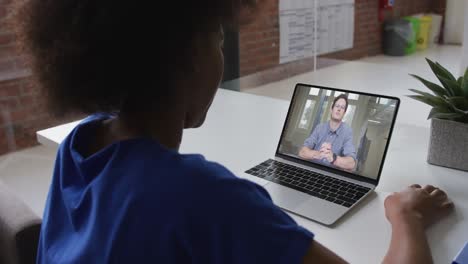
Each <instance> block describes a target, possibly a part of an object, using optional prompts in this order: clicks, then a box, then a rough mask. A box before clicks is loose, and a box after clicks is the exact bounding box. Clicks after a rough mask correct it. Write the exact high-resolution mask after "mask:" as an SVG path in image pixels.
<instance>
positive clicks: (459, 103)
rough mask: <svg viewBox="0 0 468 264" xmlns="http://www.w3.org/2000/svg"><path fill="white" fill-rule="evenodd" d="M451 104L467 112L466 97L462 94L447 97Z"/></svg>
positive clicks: (467, 102) (467, 100) (467, 103)
mask: <svg viewBox="0 0 468 264" xmlns="http://www.w3.org/2000/svg"><path fill="white" fill-rule="evenodd" d="M447 100H448V101H449V102H450V104H451V105H452V106H454V107H455V108H457V109H459V110H462V111H463V112H464V113H465V111H466V114H468V99H467V98H465V97H462V96H457V97H450V98H448V99H447Z"/></svg>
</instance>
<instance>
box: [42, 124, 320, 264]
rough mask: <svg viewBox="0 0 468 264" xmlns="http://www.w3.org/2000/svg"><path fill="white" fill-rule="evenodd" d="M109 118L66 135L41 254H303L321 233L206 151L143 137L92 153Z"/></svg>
mask: <svg viewBox="0 0 468 264" xmlns="http://www.w3.org/2000/svg"><path fill="white" fill-rule="evenodd" d="M104 118H109V116H106V115H94V116H91V117H89V118H87V119H86V120H85V121H84V122H82V123H81V124H80V125H79V126H77V127H76V128H75V129H74V130H73V132H72V133H71V134H70V135H69V136H68V137H67V138H66V139H65V140H64V142H63V143H62V144H61V145H60V149H59V151H58V155H57V160H56V163H55V169H54V175H53V179H52V183H51V186H50V191H49V195H48V198H47V204H46V208H45V212H44V217H43V225H42V230H41V236H40V241H39V249H38V260H37V263H47V264H49V263H60V264H64V263H200V264H202V263H203V264H208V263H242V264H247V263H301V261H302V258H303V256H304V255H305V253H306V251H307V249H308V247H309V246H310V244H311V242H312V239H313V234H312V233H310V232H309V231H307V230H305V229H304V228H302V227H300V226H298V225H297V224H296V223H295V221H294V220H293V219H292V218H291V217H289V216H288V215H287V214H286V213H284V212H283V211H282V210H280V209H279V208H278V207H277V206H275V205H274V204H273V203H272V201H271V199H270V196H269V195H268V193H267V192H266V191H265V189H264V188H262V187H261V186H259V185H256V184H254V183H252V182H250V181H247V180H243V179H239V178H237V177H236V176H234V175H233V174H232V173H231V172H230V171H229V170H227V169H226V168H224V167H223V166H221V165H219V164H217V163H213V162H209V161H206V160H205V159H204V158H203V157H202V156H201V155H181V154H179V153H177V152H175V151H172V150H169V149H167V148H165V147H163V146H162V145H160V144H158V143H157V142H155V141H153V140H150V139H145V138H139V139H131V140H125V141H120V142H117V143H114V144H112V145H110V146H107V147H106V148H104V149H102V150H100V151H99V152H97V153H95V154H93V155H91V156H89V157H83V155H81V154H80V153H83V151H82V150H83V149H84V148H86V147H87V146H88V145H89V144H90V142H92V140H93V135H94V131H95V130H96V127H97V125H99V123H100V122H101V121H102V119H104Z"/></svg>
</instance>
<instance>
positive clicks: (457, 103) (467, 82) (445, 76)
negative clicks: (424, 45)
mask: <svg viewBox="0 0 468 264" xmlns="http://www.w3.org/2000/svg"><path fill="white" fill-rule="evenodd" d="M426 61H427V62H428V63H429V66H430V67H431V69H432V72H433V73H434V74H435V75H436V77H437V79H439V81H440V84H441V85H439V84H436V83H433V82H430V81H428V80H425V79H423V78H421V77H419V76H417V75H413V74H411V76H413V77H414V78H416V79H418V80H419V81H421V82H422V83H423V84H424V85H425V86H426V87H427V88H428V89H429V90H430V91H431V92H432V93H427V92H423V91H419V90H415V89H410V91H412V92H414V93H416V95H409V97H411V98H413V99H415V100H418V101H420V102H423V103H425V104H428V105H430V106H432V110H431V112H430V113H429V116H428V119H431V135H430V142H429V153H428V157H427V161H428V162H429V163H431V164H434V165H439V166H445V167H450V168H455V169H460V170H467V171H468V159H467V158H466V156H467V154H468V68H467V69H466V71H465V74H464V76H461V77H459V78H455V77H454V76H453V74H451V73H450V72H449V71H448V70H447V69H446V68H444V67H443V66H442V65H440V64H439V63H437V62H433V61H431V60H429V59H426Z"/></svg>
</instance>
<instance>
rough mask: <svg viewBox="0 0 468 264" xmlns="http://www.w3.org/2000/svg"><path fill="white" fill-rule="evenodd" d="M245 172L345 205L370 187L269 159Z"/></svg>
mask: <svg viewBox="0 0 468 264" xmlns="http://www.w3.org/2000/svg"><path fill="white" fill-rule="evenodd" d="M245 173H247V174H250V175H254V176H257V177H260V178H263V179H265V180H269V181H272V182H276V183H279V184H281V185H284V186H287V187H289V188H292V189H295V190H298V191H301V192H304V193H308V194H310V195H312V196H314V197H317V198H320V199H323V200H327V201H330V202H333V203H336V204H339V205H342V206H345V207H351V206H352V205H353V204H354V203H356V202H357V201H358V200H359V199H361V198H362V197H363V196H364V195H365V194H366V193H367V192H369V191H370V189H369V188H367V187H364V186H360V185H357V184H353V183H350V182H346V181H342V180H339V179H336V178H333V177H329V176H326V175H323V174H319V173H316V172H313V171H308V170H305V169H302V168H299V167H295V166H292V165H289V164H285V163H281V162H278V161H276V160H272V159H269V160H267V161H265V162H262V163H261V164H259V165H257V166H255V167H253V168H251V169H249V170H247V171H246V172H245Z"/></svg>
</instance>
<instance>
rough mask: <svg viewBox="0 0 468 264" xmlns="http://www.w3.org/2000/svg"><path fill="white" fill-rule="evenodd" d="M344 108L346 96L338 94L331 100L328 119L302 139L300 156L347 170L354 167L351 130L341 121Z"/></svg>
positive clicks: (354, 151)
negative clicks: (302, 144)
mask: <svg viewBox="0 0 468 264" xmlns="http://www.w3.org/2000/svg"><path fill="white" fill-rule="evenodd" d="M346 110H348V97H347V96H346V95H345V94H340V95H339V96H337V97H336V98H335V99H334V100H333V104H332V108H331V116H330V121H328V122H325V123H322V124H319V125H318V126H317V127H316V128H315V129H314V131H313V132H312V134H311V135H310V136H309V137H308V138H307V139H306V140H305V141H304V146H303V147H302V148H301V150H300V151H299V156H300V157H301V158H303V159H307V160H311V161H314V162H320V163H323V164H325V165H328V166H332V167H336V168H339V169H343V170H347V171H353V170H354V169H355V167H356V148H355V147H354V145H353V131H352V129H351V127H350V126H349V125H348V124H346V123H344V122H343V117H344V115H345V113H346Z"/></svg>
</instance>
